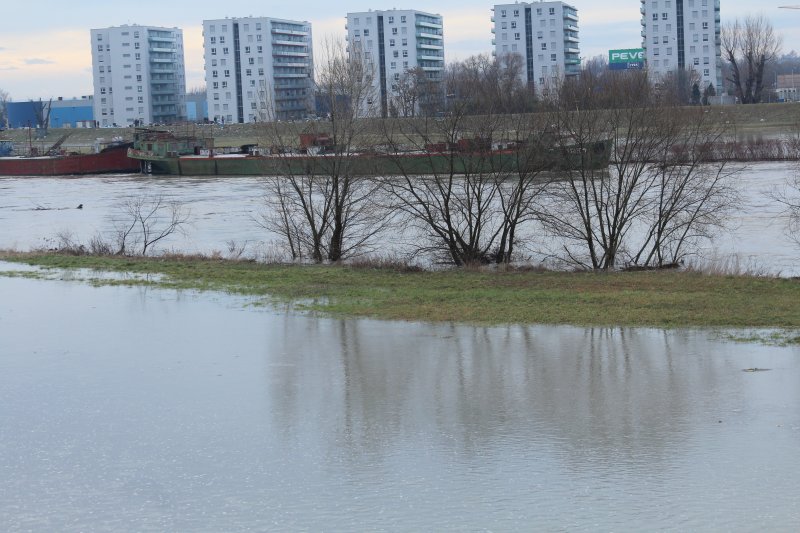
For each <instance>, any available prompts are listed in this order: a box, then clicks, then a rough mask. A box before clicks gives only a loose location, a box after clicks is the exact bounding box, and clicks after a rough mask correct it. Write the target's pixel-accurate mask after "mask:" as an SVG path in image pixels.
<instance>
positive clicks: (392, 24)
mask: <svg viewBox="0 0 800 533" xmlns="http://www.w3.org/2000/svg"><path fill="white" fill-rule="evenodd" d="M442 28H443V27H442V17H441V16H440V15H434V14H431V13H423V12H421V11H415V10H411V9H402V10H401V9H391V10H386V11H364V12H361V13H348V14H347V48H348V53H349V54H350V57H351V58H353V57H355V56H356V55H358V56H360V58H361V59H362V60H364V61H365V63H366V64H367V65H369V66H371V68H372V71H373V74H372V80H373V84H372V85H373V93H374V95H375V96H374V98H375V99H376V100H377V101H375V102H366V104H367V105H369V108H370V109H369V110H368V112H371V110H372V109H374V110H375V113H374V114H380V115H381V116H384V117H385V116H388V115H390V114H394V113H396V112H397V107H398V106H401V104H400V103H399V102H398V101H397V100H398V98H399V97H400V94H399V91H398V84H400V83H401V80H402V78H403V76H404V75H406V73H408V72H409V71H412V70H418V71H421V72H422V73H424V76H425V78H426V79H427V81H429V82H433V83H428V84H426V86H427V89H426V90H428V91H436V90H437V89H436V87H438V85H439V84H438V83H437V82H440V81H441V80H442V77H443V73H444V36H443V31H442Z"/></svg>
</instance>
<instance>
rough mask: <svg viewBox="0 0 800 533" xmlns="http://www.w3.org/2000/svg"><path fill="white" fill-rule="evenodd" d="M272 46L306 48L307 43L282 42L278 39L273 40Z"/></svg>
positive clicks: (304, 41)
mask: <svg viewBox="0 0 800 533" xmlns="http://www.w3.org/2000/svg"><path fill="white" fill-rule="evenodd" d="M272 44H281V45H284V46H308V41H306V40H303V41H283V40H280V39H273V40H272Z"/></svg>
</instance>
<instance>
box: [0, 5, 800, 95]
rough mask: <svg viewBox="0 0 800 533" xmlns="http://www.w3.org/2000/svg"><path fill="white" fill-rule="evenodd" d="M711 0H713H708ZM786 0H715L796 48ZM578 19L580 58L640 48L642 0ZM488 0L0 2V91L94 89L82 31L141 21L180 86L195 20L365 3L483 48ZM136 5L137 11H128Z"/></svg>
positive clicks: (317, 21) (333, 20) (314, 17)
mask: <svg viewBox="0 0 800 533" xmlns="http://www.w3.org/2000/svg"><path fill="white" fill-rule="evenodd" d="M712 1H713V0H712ZM791 1H792V0H767V1H766V2H758V3H756V2H753V0H722V6H721V7H722V11H721V13H722V22H723V24H724V23H725V22H726V21H728V20H732V19H734V18H736V17H742V16H744V15H747V14H749V13H757V12H759V13H763V14H764V15H766V16H767V17H768V18H769V19H770V20H771V21H772V23H773V25H774V26H775V28H776V30H777V31H778V33H779V34H781V35H782V36H783V40H784V45H783V48H784V51H786V52H788V51H790V50H798V49H800V10H797V11H792V10H784V9H778V8H777V6H779V5H785V4H788V3H791ZM797 1H798V2H800V0H797ZM568 3H570V4H571V5H573V6H575V7H576V8H577V9H578V16H579V19H580V22H579V26H580V39H581V43H580V48H581V56H582V57H584V58H586V57H592V56H596V55H599V54H603V55H605V54H607V52H608V50H609V49H612V48H638V47H639V46H641V35H640V32H641V26H640V22H639V20H640V17H641V15H640V13H639V8H640V5H641V4H640V1H639V0H614V1H613V2H609V1H608V0H604V1H602V2H601V1H598V0H573V1H571V2H568ZM493 5H494V0H488V1H487V0H437V1H436V2H430V1H424V2H423V1H420V0H406V3H399V2H397V0H392V1H391V2H387V1H386V0H345V1H335V0H334V1H330V0H295V1H289V0H261V1H253V0H225V1H223V2H220V1H219V0H191V1H184V0H166V1H165V0H135V1H133V2H130V1H126V2H120V1H118V0H115V1H112V0H71V1H68V2H63V1H62V0H37V1H36V2H35V3H34V4H31V5H30V6H29V5H27V4H25V3H24V2H18V1H13V2H12V1H10V0H6V1H4V2H3V7H2V11H1V13H2V16H0V89H2V90H5V91H6V92H8V93H9V94H10V95H11V98H12V99H13V100H16V101H24V100H28V99H38V98H42V99H49V98H57V97H59V96H61V97H64V98H70V97H76V96H81V95H88V94H92V92H93V91H92V70H91V68H92V57H91V49H90V42H89V30H90V29H92V28H104V27H109V26H119V25H122V24H142V25H148V26H166V27H178V28H181V29H183V36H184V48H185V62H186V78H187V80H186V81H187V83H186V85H187V87H188V88H193V87H199V86H202V85H204V74H203V41H202V21H203V20H204V19H219V18H225V17H245V16H251V15H252V16H255V17H274V18H286V19H293V20H306V21H309V22H311V24H312V30H313V34H314V41H315V43H321V42H323V41H324V40H326V39H330V38H334V39H336V38H340V39H343V38H344V35H345V29H344V25H345V14H346V13H347V12H354V11H367V10H369V9H391V8H395V7H396V8H398V9H417V10H420V11H428V12H435V13H439V14H441V15H442V16H443V18H444V38H445V59H446V61H453V60H459V59H464V58H466V57H468V56H470V55H473V54H480V53H490V52H491V50H492V46H491V39H492V33H491V27H492V24H491V20H490V17H491V14H492V13H491V8H492V6H493ZM132 6H135V7H136V8H135V10H133V9H132Z"/></svg>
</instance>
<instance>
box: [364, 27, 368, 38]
mask: <svg viewBox="0 0 800 533" xmlns="http://www.w3.org/2000/svg"><path fill="white" fill-rule="evenodd" d="M364 37H369V30H368V29H367V28H364Z"/></svg>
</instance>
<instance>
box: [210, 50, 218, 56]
mask: <svg viewBox="0 0 800 533" xmlns="http://www.w3.org/2000/svg"><path fill="white" fill-rule="evenodd" d="M211 55H212V56H215V55H217V49H216V48H212V49H211Z"/></svg>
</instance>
